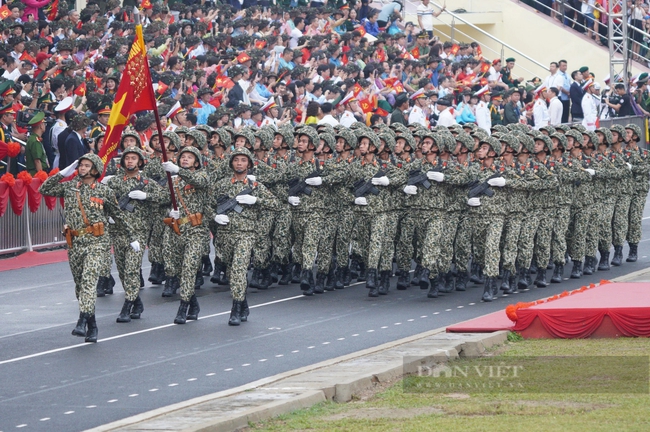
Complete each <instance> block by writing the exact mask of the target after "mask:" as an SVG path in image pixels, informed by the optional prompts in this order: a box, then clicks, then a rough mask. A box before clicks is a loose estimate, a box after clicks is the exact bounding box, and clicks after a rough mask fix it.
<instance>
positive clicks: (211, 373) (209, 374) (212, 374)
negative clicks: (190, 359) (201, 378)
mask: <svg viewBox="0 0 650 432" xmlns="http://www.w3.org/2000/svg"><path fill="white" fill-rule="evenodd" d="M214 375H216V373H214V372H210V373H207V374H205V376H214Z"/></svg>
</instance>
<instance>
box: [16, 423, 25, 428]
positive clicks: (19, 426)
mask: <svg viewBox="0 0 650 432" xmlns="http://www.w3.org/2000/svg"><path fill="white" fill-rule="evenodd" d="M25 426H27V423H24V424H19V425H16V428H17V429H20V428H24V427H25Z"/></svg>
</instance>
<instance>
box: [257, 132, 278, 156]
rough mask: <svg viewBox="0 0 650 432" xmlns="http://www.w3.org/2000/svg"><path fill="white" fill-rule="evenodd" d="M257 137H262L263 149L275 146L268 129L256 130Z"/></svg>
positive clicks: (261, 144)
mask: <svg viewBox="0 0 650 432" xmlns="http://www.w3.org/2000/svg"><path fill="white" fill-rule="evenodd" d="M255 137H256V138H259V139H260V142H261V143H260V146H261V148H262V149H264V150H266V151H268V150H271V148H273V137H274V135H270V134H269V131H268V130H267V129H260V130H258V131H256V132H255Z"/></svg>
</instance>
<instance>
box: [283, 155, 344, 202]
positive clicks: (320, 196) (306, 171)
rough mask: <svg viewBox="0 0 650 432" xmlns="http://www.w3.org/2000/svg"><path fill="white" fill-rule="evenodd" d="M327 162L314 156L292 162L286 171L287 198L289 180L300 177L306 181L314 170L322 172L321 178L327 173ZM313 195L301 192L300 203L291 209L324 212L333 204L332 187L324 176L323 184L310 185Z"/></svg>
mask: <svg viewBox="0 0 650 432" xmlns="http://www.w3.org/2000/svg"><path fill="white" fill-rule="evenodd" d="M324 167H325V162H324V161H318V160H316V159H315V158H312V159H311V160H309V161H303V160H302V159H300V160H298V161H296V162H293V163H290V164H289V165H288V166H287V169H286V170H285V172H284V181H283V183H284V188H285V193H286V196H287V198H288V197H289V189H290V186H289V182H291V181H294V180H296V179H298V180H299V181H301V182H302V181H304V180H305V178H306V177H307V176H308V175H310V174H312V173H313V172H314V171H318V172H319V173H320V176H321V178H322V177H325V176H326V175H327V173H326V171H325V170H324ZM309 188H310V189H311V195H307V194H301V195H299V196H298V197H299V198H300V205H297V206H292V208H291V210H292V211H294V212H298V213H311V212H324V211H327V210H329V209H330V208H331V207H332V206H333V198H332V192H331V189H330V187H329V186H328V185H327V183H326V182H325V179H324V178H323V184H322V185H320V186H309Z"/></svg>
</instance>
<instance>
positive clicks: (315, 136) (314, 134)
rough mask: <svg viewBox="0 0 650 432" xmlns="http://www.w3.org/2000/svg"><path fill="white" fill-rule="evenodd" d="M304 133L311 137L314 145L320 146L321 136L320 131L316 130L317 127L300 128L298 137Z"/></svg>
mask: <svg viewBox="0 0 650 432" xmlns="http://www.w3.org/2000/svg"><path fill="white" fill-rule="evenodd" d="M303 135H305V136H307V138H309V141H311V144H313V145H314V147H318V144H319V143H320V138H319V137H318V132H316V129H314V128H313V127H311V126H306V127H302V128H300V129H299V130H298V137H301V136H303Z"/></svg>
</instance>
